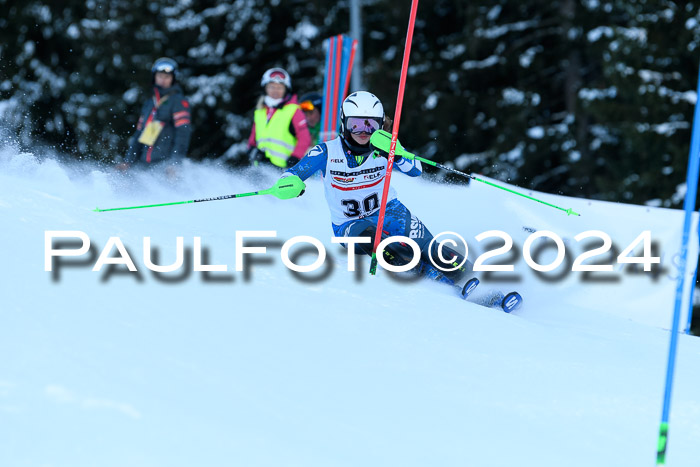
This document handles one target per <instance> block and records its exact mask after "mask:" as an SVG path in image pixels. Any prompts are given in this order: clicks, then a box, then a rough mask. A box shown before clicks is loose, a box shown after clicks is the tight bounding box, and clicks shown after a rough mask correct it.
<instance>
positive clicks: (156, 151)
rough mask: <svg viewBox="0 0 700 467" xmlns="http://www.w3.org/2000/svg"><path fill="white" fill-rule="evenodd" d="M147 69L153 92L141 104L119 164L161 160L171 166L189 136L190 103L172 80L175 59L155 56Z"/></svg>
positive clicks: (147, 163)
mask: <svg viewBox="0 0 700 467" xmlns="http://www.w3.org/2000/svg"><path fill="white" fill-rule="evenodd" d="M151 72H152V74H153V81H152V84H153V93H152V95H151V96H150V98H149V99H148V100H147V101H146V102H144V104H143V106H142V107H141V115H140V117H139V121H138V123H137V125H136V132H135V133H134V135H133V136H132V137H131V138H130V140H129V150H128V152H127V154H126V157H125V164H122V167H121V168H129V167H132V166H145V167H149V166H154V165H160V164H163V163H165V164H166V165H168V166H173V165H175V164H178V163H179V162H181V161H182V160H183V159H184V158H185V157H186V156H187V150H188V148H189V145H190V138H191V137H192V125H191V121H190V104H189V102H188V101H187V98H185V96H184V94H183V91H182V88H181V87H180V85H179V84H177V82H176V81H177V63H176V62H175V61H174V60H173V59H171V58H167V57H163V58H159V59H158V60H156V61H155V62H154V63H153V67H152V68H151Z"/></svg>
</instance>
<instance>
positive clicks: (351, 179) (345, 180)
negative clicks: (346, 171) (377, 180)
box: [333, 177, 355, 183]
mask: <svg viewBox="0 0 700 467" xmlns="http://www.w3.org/2000/svg"><path fill="white" fill-rule="evenodd" d="M333 180H335V181H336V182H340V183H351V182H354V181H355V177H333Z"/></svg>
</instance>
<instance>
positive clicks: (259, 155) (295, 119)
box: [248, 68, 312, 168]
mask: <svg viewBox="0 0 700 467" xmlns="http://www.w3.org/2000/svg"><path fill="white" fill-rule="evenodd" d="M260 85H261V86H262V88H263V90H264V91H265V94H264V95H263V96H262V98H261V99H260V101H259V102H258V106H257V108H256V109H255V113H254V119H253V129H252V130H251V132H250V137H249V138H248V158H249V160H250V162H251V164H254V165H257V164H258V163H260V162H264V161H266V162H270V163H271V164H273V165H276V166H277V167H282V168H287V167H292V166H294V164H296V163H297V162H299V160H300V159H301V158H302V157H304V154H305V153H306V150H307V149H309V146H311V145H312V144H311V135H310V134H309V129H308V127H307V124H306V117H305V116H304V112H302V110H301V109H300V108H299V104H298V103H297V97H296V95H294V94H292V80H291V78H290V77H289V73H287V72H286V71H285V70H284V69H282V68H270V69H269V70H267V71H266V72H265V74H263V77H262V80H261V82H260Z"/></svg>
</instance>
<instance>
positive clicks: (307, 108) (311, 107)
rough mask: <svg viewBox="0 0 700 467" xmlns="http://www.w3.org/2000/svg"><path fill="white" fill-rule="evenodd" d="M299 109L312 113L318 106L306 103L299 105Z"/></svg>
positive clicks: (309, 102)
mask: <svg viewBox="0 0 700 467" xmlns="http://www.w3.org/2000/svg"><path fill="white" fill-rule="evenodd" d="M299 107H300V108H301V110H303V111H304V112H311V111H312V110H314V109H315V108H316V106H314V103H313V102H311V101H304V102H302V103H301V104H299Z"/></svg>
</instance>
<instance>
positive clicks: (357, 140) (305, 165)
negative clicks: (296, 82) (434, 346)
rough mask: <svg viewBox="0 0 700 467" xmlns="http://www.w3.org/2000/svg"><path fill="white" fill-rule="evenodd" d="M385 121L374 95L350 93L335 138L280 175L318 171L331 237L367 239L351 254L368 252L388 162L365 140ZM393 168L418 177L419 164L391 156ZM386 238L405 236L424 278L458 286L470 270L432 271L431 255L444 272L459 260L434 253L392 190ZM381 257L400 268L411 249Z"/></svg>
mask: <svg viewBox="0 0 700 467" xmlns="http://www.w3.org/2000/svg"><path fill="white" fill-rule="evenodd" d="M384 120H385V115H384V107H383V105H382V103H381V101H380V100H379V99H378V98H377V97H376V96H375V95H374V94H372V93H370V92H367V91H358V92H354V93H352V94H350V95H349V96H348V97H347V98H346V99H345V100H344V101H343V104H342V107H341V113H340V132H339V135H338V136H337V137H336V138H335V139H333V140H330V141H327V142H324V143H320V144H317V145H316V146H314V147H313V148H311V149H310V150H309V152H308V153H307V154H306V155H305V156H304V157H303V158H302V159H301V161H299V163H297V164H296V165H295V166H294V167H292V168H290V169H287V171H286V172H285V173H284V174H283V175H282V177H283V178H284V177H290V176H298V177H299V178H301V179H302V180H306V179H308V178H309V177H310V176H311V175H313V174H314V173H315V172H318V171H320V172H321V174H322V176H323V184H324V189H325V195H326V201H327V203H328V207H329V208H330V211H331V222H332V227H333V233H334V234H335V236H336V237H370V238H371V243H365V244H356V250H357V251H358V252H359V253H364V254H367V255H371V254H372V243H373V242H374V237H375V232H376V229H377V221H378V216H379V209H380V206H381V200H382V194H383V190H384V180H385V176H386V168H387V162H388V161H387V156H388V154H387V153H385V152H383V151H379V150H375V148H373V147H372V146H371V145H370V136H371V135H372V133H374V132H375V131H376V130H378V129H380V128H382V125H383V124H384ZM394 168H395V169H396V170H398V171H399V172H402V173H404V174H406V175H408V176H409V177H418V176H420V175H421V173H422V168H421V163H420V161H418V160H409V159H404V158H402V157H400V156H399V157H396V156H395V157H394ZM301 194H303V191H302V192H301V193H300V195H301ZM390 236H406V237H409V238H411V239H413V240H414V241H415V242H416V243H417V244H418V246H419V247H420V251H421V260H420V262H419V264H418V266H416V268H414V271H415V272H417V273H419V274H421V275H423V276H425V277H429V278H432V279H435V280H438V281H440V282H444V283H447V284H450V285H458V282H460V281H462V280H463V279H464V278H465V275H466V274H467V272H468V269H471V267H470V265H468V264H466V263H465V265H464V266H461V267H459V268H457V269H455V270H453V271H441V270H439V269H437V268H436V267H435V265H434V264H433V263H432V262H431V260H430V257H431V256H432V258H433V261H437V262H438V263H437V264H439V265H440V266H441V267H442V268H443V269H454V266H453V264H455V263H456V264H459V263H462V260H463V259H464V257H463V256H462V255H461V254H459V253H458V252H455V251H453V250H450V251H449V252H448V251H446V250H447V248H443V257H444V258H447V259H452V261H451V262H450V263H447V262H442V261H441V260H440V258H439V255H438V254H437V251H436V250H437V244H436V243H437V242H433V244H432V245H431V240H432V239H433V235H432V234H431V233H430V231H429V230H428V228H427V227H426V226H425V225H424V224H423V222H421V220H420V219H418V218H417V217H416V216H414V215H413V214H411V212H410V211H409V210H408V208H406V206H404V205H403V204H402V203H401V201H399V199H398V198H397V196H396V190H394V188H393V187H391V186H390V187H389V192H388V200H387V205H386V212H385V217H384V225H383V229H382V238H386V237H390ZM429 250H432V251H430V252H429ZM429 253H431V255H429ZM453 256H454V258H453ZM384 258H385V260H386V261H387V263H389V264H392V265H404V264H407V263H408V262H409V261H410V260H411V259H412V258H413V250H412V248H411V247H410V245H407V244H405V243H398V242H397V243H392V244H389V245H388V246H387V248H386V249H385V251H384ZM477 283H478V281H477ZM460 285H461V284H460Z"/></svg>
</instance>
